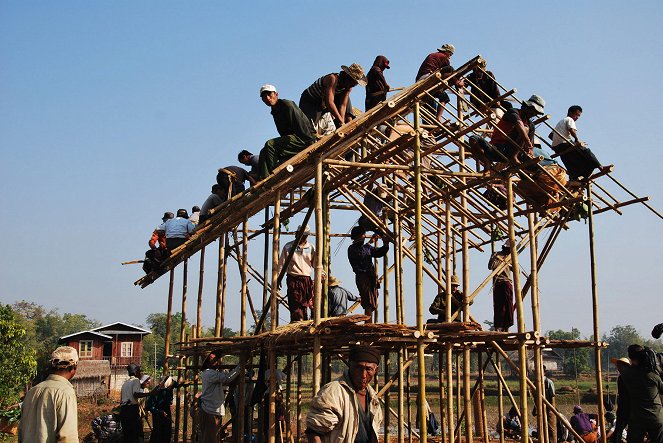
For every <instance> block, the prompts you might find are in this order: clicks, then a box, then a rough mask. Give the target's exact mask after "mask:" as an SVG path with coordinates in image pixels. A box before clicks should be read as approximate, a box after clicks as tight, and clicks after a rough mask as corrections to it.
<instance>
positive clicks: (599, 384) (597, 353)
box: [587, 183, 606, 443]
mask: <svg viewBox="0 0 663 443" xmlns="http://www.w3.org/2000/svg"><path fill="white" fill-rule="evenodd" d="M587 198H588V199H589V203H590V204H589V205H587V206H588V207H589V216H588V231H589V260H590V267H591V277H592V323H593V330H594V342H595V343H596V346H594V366H595V369H596V393H597V395H598V410H599V411H598V412H599V413H598V416H599V422H598V424H599V426H600V429H605V405H604V404H603V379H602V377H601V347H600V346H599V299H598V285H597V277H596V253H595V246H594V215H593V213H592V212H593V210H592V205H591V202H592V184H591V183H589V184H588V185H587ZM601 443H606V436H605V432H602V433H601Z"/></svg>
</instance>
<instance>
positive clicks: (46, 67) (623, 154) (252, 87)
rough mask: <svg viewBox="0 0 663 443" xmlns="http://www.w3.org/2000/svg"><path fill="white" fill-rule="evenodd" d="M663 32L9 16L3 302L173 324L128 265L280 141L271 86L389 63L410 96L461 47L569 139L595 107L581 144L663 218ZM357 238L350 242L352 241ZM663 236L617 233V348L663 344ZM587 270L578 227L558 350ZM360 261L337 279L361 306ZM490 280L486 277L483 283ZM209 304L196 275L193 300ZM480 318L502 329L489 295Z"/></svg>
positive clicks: (477, 22) (569, 10) (277, 18)
mask: <svg viewBox="0 0 663 443" xmlns="http://www.w3.org/2000/svg"><path fill="white" fill-rule="evenodd" d="M341 11H344V12H341ZM662 19H663V3H661V2H655V1H642V2H637V3H628V2H621V1H605V0H603V1H587V2H570V1H560V2H531V1H521V2H473V3H466V2H441V1H418V2H395V1H381V2H376V1H372V2H345V1H340V2H336V3H334V4H333V5H330V4H326V3H323V2H308V1H294V2H266V1H265V2H263V1H254V2H243V3H242V2H221V1H216V2H211V1H196V2H184V1H179V2H175V1H158V2H157V1H144V2H134V1H113V2H89V1H58V2H51V1H49V2H46V1H44V2H34V1H24V0H21V1H6V0H5V1H0V97H1V99H0V152H1V153H2V154H1V155H2V161H1V162H0V181H1V183H2V190H3V192H2V193H1V194H0V203H1V206H2V208H3V209H2V212H3V217H2V218H3V231H4V235H3V242H2V243H3V247H2V254H1V256H0V285H1V286H0V288H1V289H0V301H2V302H5V303H12V302H14V301H16V300H20V299H26V300H29V301H34V302H37V303H40V304H43V305H45V306H47V307H49V308H50V307H57V308H59V309H60V311H61V312H74V313H82V314H86V315H88V316H89V317H91V318H95V319H98V320H100V321H101V322H102V323H110V322H112V321H125V322H131V323H138V324H144V321H145V317H146V316H147V315H148V314H149V313H151V312H164V311H165V308H166V291H167V279H161V280H159V281H158V282H157V283H156V284H154V285H152V286H151V287H149V288H148V289H145V290H141V289H138V288H136V287H134V286H133V281H134V280H136V279H137V278H139V277H140V276H141V273H142V271H141V270H140V268H139V266H133V267H128V266H124V267H123V266H120V262H122V261H125V260H131V259H139V258H142V255H143V252H144V251H145V249H146V247H147V240H148V238H149V236H150V233H151V232H152V230H153V229H154V227H155V225H156V224H157V223H158V222H159V219H160V216H161V215H162V214H163V212H164V210H171V211H174V210H176V209H177V208H180V207H184V208H187V209H189V208H191V206H192V205H194V204H201V203H202V201H203V200H204V198H205V197H206V196H207V195H208V193H209V188H210V186H211V184H212V183H213V182H214V177H215V175H216V169H217V168H218V167H220V166H225V165H228V164H234V163H235V162H236V153H237V152H238V151H239V150H240V149H243V148H248V149H250V150H253V151H254V152H257V151H258V150H259V149H260V147H261V146H262V144H263V143H264V141H265V140H266V139H268V138H271V137H273V136H275V134H276V130H275V128H274V125H273V121H272V119H271V116H270V115H269V113H268V109H267V108H266V107H265V106H264V105H263V104H262V103H261V101H260V100H259V98H258V88H259V87H260V85H261V84H263V83H268V82H269V83H273V84H275V85H277V87H278V88H279V91H280V95H281V97H283V98H290V99H293V100H295V101H297V100H298V98H299V95H300V94H301V91H302V90H303V89H304V88H306V87H307V86H308V85H309V84H310V83H311V82H312V81H313V80H315V79H316V78H318V77H319V76H321V75H323V74H327V73H329V72H334V71H338V70H339V67H340V65H341V64H350V63H353V62H357V63H360V64H362V65H363V66H364V67H365V68H366V69H368V68H369V67H370V65H371V63H372V61H373V59H374V58H375V56H376V55H378V54H385V55H387V56H388V57H389V58H390V60H391V66H392V69H391V70H389V71H388V72H387V78H388V81H389V82H390V84H391V85H392V86H394V87H397V86H407V85H409V84H411V83H412V82H413V80H414V76H415V73H416V71H417V69H418V67H419V64H420V63H421V61H422V60H423V58H424V57H425V56H426V54H428V53H429V52H432V51H434V50H435V48H437V47H438V46H439V45H440V44H442V43H445V42H451V43H453V44H455V46H456V48H457V50H456V54H455V55H454V58H453V62H454V64H455V65H460V64H462V63H464V62H465V61H466V60H468V59H469V58H471V57H473V56H475V55H477V54H481V55H483V56H484V57H485V58H486V59H487V61H488V64H489V68H490V69H491V70H492V71H493V72H494V73H495V75H496V77H497V78H498V80H499V81H501V82H502V83H503V84H504V85H506V86H508V87H515V88H517V89H518V91H519V93H518V95H519V96H520V97H521V98H526V97H529V95H530V94H532V93H537V94H539V95H541V96H543V97H544V98H545V99H546V102H547V105H546V111H547V113H549V114H551V115H552V120H554V121H557V120H559V119H560V118H562V117H563V116H564V114H565V111H566V108H567V107H568V106H569V105H571V104H580V105H582V106H583V108H584V110H585V112H584V114H583V116H582V118H581V119H580V120H579V121H578V127H579V133H580V136H581V138H582V139H583V140H586V141H587V142H589V144H590V146H591V147H592V148H593V150H594V151H595V152H596V154H597V155H598V157H599V158H600V159H601V160H602V161H603V162H604V163H613V164H615V166H616V170H615V176H616V177H618V178H620V179H621V180H622V181H623V182H624V183H626V184H627V185H628V186H629V187H630V188H631V189H632V190H633V191H634V192H636V193H638V194H639V195H651V196H652V198H653V201H652V204H653V205H654V206H656V207H658V208H662V207H663V204H661V198H662V197H663V195H662V192H661V184H662V180H661V175H662V174H661V173H662V172H663V171H662V168H661V163H662V160H663V159H662V155H661V148H660V144H661V140H660V130H659V129H657V128H659V127H660V122H661V103H662V98H663V97H662V94H661V92H662V91H661V72H663V66H662V62H661V60H662V57H661V55H662V53H661V52H662V51H661V47H662V44H663V39H662V31H661V26H660V23H661V21H662ZM357 89H358V90H356V91H354V92H353V96H352V97H353V101H354V103H355V104H356V105H363V90H359V89H360V88H357ZM339 220H341V221H339V230H347V228H349V226H350V224H351V223H352V220H350V219H349V218H347V220H345V219H339ZM293 222H295V223H296V222H297V220H294V221H293ZM257 224H258V220H255V221H253V222H252V226H257ZM662 226H663V224H662V223H661V221H660V220H658V219H656V218H655V217H654V216H653V215H651V214H650V213H649V212H647V211H646V210H645V209H644V208H643V207H642V206H633V207H628V208H625V209H624V215H623V216H619V215H616V214H613V213H606V214H602V215H601V216H600V217H598V219H597V226H596V238H597V254H598V264H599V271H598V277H599V293H600V296H601V301H600V314H601V330H602V331H608V330H609V329H610V328H611V327H612V326H615V325H618V324H632V325H634V326H635V327H636V328H638V329H639V330H640V331H641V332H642V333H643V334H645V333H646V334H648V333H649V330H650V329H651V327H652V325H653V324H654V323H657V322H661V321H663V315H661V312H662V310H661V309H660V308H659V307H660V303H661V301H660V300H661V283H662V279H661V274H662V272H661V271H662V270H663V265H662V264H661V263H663V254H662V253H661V237H662V236H663V229H662ZM343 249H344V248H343ZM587 250H588V248H587V230H586V226H585V225H584V224H582V223H574V224H573V225H572V226H571V229H570V230H569V231H567V232H564V233H563V235H562V236H561V239H560V240H559V241H558V244H557V245H556V249H555V251H554V253H553V254H552V255H551V256H550V258H549V259H548V262H547V263H546V265H545V267H544V269H543V270H542V275H541V284H542V286H541V299H542V301H541V305H542V317H543V328H544V330H547V329H569V328H571V327H579V328H580V330H581V331H582V332H583V334H585V335H587V334H589V333H590V332H591V298H590V292H589V265H588V263H589V259H588V253H587ZM259 255H260V254H259V252H258V253H257V254H256V253H254V254H252V259H253V261H254V262H256V263H258V264H259V263H260V262H261V261H260V256H259ZM344 255H345V254H344V252H343V251H341V252H340V253H339V254H338V255H337V256H336V257H335V260H336V262H335V263H336V266H335V268H336V269H338V274H339V277H340V278H341V279H342V280H344V281H345V282H346V286H347V287H348V288H350V289H354V284H353V278H352V275H351V272H350V271H349V269H347V266H344ZM486 260H487V257H485V256H481V255H478V254H477V255H475V256H473V257H472V264H473V272H474V273H473V275H472V280H473V281H474V282H477V281H480V280H481V279H482V278H483V277H484V274H483V272H484V270H485V262H486ZM208 261H209V262H213V260H212V258H211V256H208ZM207 274H208V275H209V276H210V278H209V279H208V280H207V281H206V295H205V305H204V307H205V316H204V322H205V323H206V324H207V325H211V324H212V323H213V316H214V308H213V304H212V301H211V300H212V299H213V286H214V283H215V280H214V279H213V278H212V277H213V276H212V274H214V271H213V270H212V269H211V268H208V270H207ZM177 284H178V288H179V285H180V284H181V283H180V280H179V276H178V283H177ZM237 288H238V287H237V285H236V284H234V283H233V284H231V288H230V289H231V290H230V291H229V294H230V298H231V300H230V301H229V309H230V310H231V311H232V312H233V315H232V316H231V318H232V320H230V321H229V324H228V326H230V327H233V328H237V327H238V321H237V320H236V319H237V317H238V316H237V315H236V314H235V313H236V312H237V309H238V308H237V303H236V299H237V290H238V289H237ZM196 289H197V260H194V261H193V262H192V265H191V270H190V281H189V290H190V298H189V300H192V299H194V298H195V292H196ZM252 291H253V292H254V293H255V294H256V295H257V294H259V292H260V291H259V289H258V287H257V286H252ZM433 295H434V294H432V293H429V294H427V302H430V301H432V297H433ZM176 300H177V298H176ZM177 303H178V302H177V301H176V305H177ZM189 309H190V312H192V311H193V305H192V302H190V303H189ZM473 310H474V313H475V315H476V317H477V318H479V319H480V320H485V319H490V318H491V316H492V314H491V298H490V293H489V291H488V290H486V291H484V293H483V294H482V295H481V298H480V299H479V300H477V302H475V304H474V306H473ZM410 314H411V315H413V313H410ZM284 317H285V314H284V315H282V318H284ZM410 321H413V317H411V316H410Z"/></svg>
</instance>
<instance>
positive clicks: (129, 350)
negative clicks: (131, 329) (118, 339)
mask: <svg viewBox="0 0 663 443" xmlns="http://www.w3.org/2000/svg"><path fill="white" fill-rule="evenodd" d="M133 354H134V343H133V342H131V341H123V342H122V349H121V350H120V357H133Z"/></svg>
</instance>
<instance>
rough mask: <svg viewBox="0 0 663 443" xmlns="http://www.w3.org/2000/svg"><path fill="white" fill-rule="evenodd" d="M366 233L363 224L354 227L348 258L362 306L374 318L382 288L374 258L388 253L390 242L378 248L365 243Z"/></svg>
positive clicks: (351, 232) (351, 233)
mask: <svg viewBox="0 0 663 443" xmlns="http://www.w3.org/2000/svg"><path fill="white" fill-rule="evenodd" d="M365 235H366V230H365V229H364V228H362V227H361V226H355V227H354V228H352V231H350V238H351V239H352V244H351V245H350V246H348V260H349V261H350V265H351V266H352V270H353V271H354V273H355V281H356V282H357V289H358V290H359V296H360V297H361V306H362V308H364V312H365V314H366V315H368V316H370V317H371V319H372V317H373V312H374V311H375V310H376V309H377V307H378V289H379V288H380V284H379V282H378V278H377V275H376V274H375V266H373V259H374V258H379V257H384V256H385V255H387V252H389V243H386V242H385V243H384V245H382V247H380V248H376V247H374V246H372V245H370V244H368V243H366V244H364V236H365ZM371 322H372V320H371Z"/></svg>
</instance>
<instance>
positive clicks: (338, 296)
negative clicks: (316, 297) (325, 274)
mask: <svg viewBox="0 0 663 443" xmlns="http://www.w3.org/2000/svg"><path fill="white" fill-rule="evenodd" d="M340 284H341V281H340V280H339V279H337V278H336V277H334V276H333V275H331V276H330V277H329V283H327V286H329V294H327V297H328V298H327V311H328V312H329V315H328V317H339V316H341V315H345V314H347V312H348V301H359V300H361V298H360V297H358V296H356V295H352V294H351V293H350V292H349V291H348V290H347V289H345V288H342V287H341V286H340Z"/></svg>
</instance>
